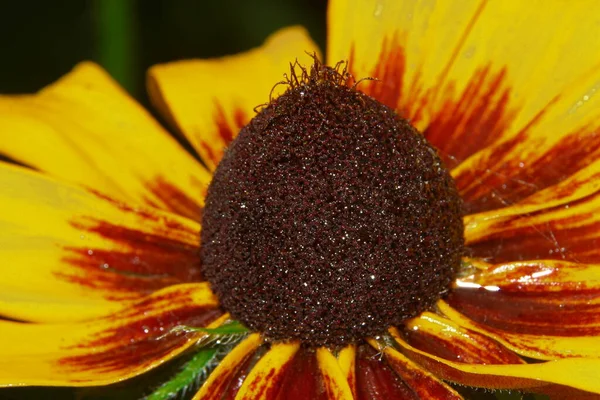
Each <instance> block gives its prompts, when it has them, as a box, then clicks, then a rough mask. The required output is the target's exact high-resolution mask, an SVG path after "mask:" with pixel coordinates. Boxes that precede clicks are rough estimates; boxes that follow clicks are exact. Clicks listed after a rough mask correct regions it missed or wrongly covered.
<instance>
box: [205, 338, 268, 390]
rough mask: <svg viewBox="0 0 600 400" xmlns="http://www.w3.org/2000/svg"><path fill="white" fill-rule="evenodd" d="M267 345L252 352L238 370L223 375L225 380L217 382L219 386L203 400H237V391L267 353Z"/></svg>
mask: <svg viewBox="0 0 600 400" xmlns="http://www.w3.org/2000/svg"><path fill="white" fill-rule="evenodd" d="M265 352H266V347H264V346H263V347H261V348H259V349H258V350H257V351H256V352H253V353H252V354H250V355H249V356H248V357H247V358H246V359H245V360H244V361H243V362H242V363H240V364H239V366H238V367H237V368H236V370H235V371H234V372H233V373H232V374H230V375H226V376H223V381H220V382H218V383H216V384H215V386H216V387H217V388H218V389H217V390H215V391H212V392H211V393H210V394H209V395H208V396H209V397H207V398H206V399H204V398H203V400H235V397H236V395H237V393H238V392H239V391H240V388H241V387H242V384H243V383H244V380H245V379H246V377H247V376H248V374H249V373H250V370H251V369H252V367H253V366H254V365H256V362H257V361H258V360H259V359H260V358H261V357H262V356H263V355H264V354H265Z"/></svg>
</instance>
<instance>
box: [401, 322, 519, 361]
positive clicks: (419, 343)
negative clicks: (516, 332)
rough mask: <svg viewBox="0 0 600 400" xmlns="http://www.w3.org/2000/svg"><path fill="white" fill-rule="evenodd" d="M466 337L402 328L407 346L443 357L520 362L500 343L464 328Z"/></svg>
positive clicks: (459, 359) (452, 359)
mask: <svg viewBox="0 0 600 400" xmlns="http://www.w3.org/2000/svg"><path fill="white" fill-rule="evenodd" d="M464 332H465V333H466V334H467V335H468V340H467V339H464V338H459V337H458V336H454V335H453V336H452V337H448V336H445V335H443V334H442V333H441V334H440V335H432V334H430V333H427V332H423V331H421V330H412V329H406V330H405V331H403V332H402V333H403V337H404V340H406V341H407V342H408V343H409V344H410V345H411V346H413V347H415V348H417V349H419V350H422V351H424V352H426V353H429V354H432V355H435V356H438V357H440V358H445V359H446V360H450V361H455V362H462V363H466V364H520V363H523V361H522V360H521V359H520V358H519V357H518V356H517V355H516V354H514V353H513V352H511V351H510V350H508V349H507V348H505V347H504V346H502V345H501V344H500V343H498V342H496V341H494V340H492V339H490V338H488V337H486V336H484V335H481V334H479V333H477V332H473V331H469V330H464Z"/></svg>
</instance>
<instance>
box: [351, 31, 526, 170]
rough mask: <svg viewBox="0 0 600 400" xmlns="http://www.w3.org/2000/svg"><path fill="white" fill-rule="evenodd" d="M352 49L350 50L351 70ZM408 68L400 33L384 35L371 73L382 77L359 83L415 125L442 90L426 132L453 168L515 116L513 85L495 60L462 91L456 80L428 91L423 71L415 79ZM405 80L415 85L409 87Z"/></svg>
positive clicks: (476, 73)
mask: <svg viewBox="0 0 600 400" xmlns="http://www.w3.org/2000/svg"><path fill="white" fill-rule="evenodd" d="M353 54H354V52H353V50H351V53H350V59H349V63H350V70H351V73H352V62H353ZM405 73H406V56H405V50H404V47H403V46H402V44H401V41H400V35H398V34H397V33H396V34H394V35H393V36H391V37H386V38H384V40H383V43H382V45H381V52H380V54H379V58H378V62H377V65H376V67H375V69H374V70H373V71H372V72H371V73H370V77H373V78H376V79H377V80H378V81H375V82H361V83H360V84H359V85H358V88H359V89H360V90H362V91H363V92H365V93H366V94H368V95H370V96H372V97H374V98H376V99H377V100H379V101H380V102H382V103H383V104H385V105H387V106H389V107H392V108H394V109H395V110H396V111H397V112H398V114H399V115H400V116H402V117H403V118H406V119H408V120H409V121H410V122H411V123H412V124H418V122H419V121H421V120H422V119H423V112H424V111H425V109H427V108H431V107H433V105H432V104H431V101H432V100H433V97H434V96H438V97H439V96H440V95H443V98H444V99H446V100H445V101H443V102H442V104H441V106H438V107H439V110H436V111H435V113H434V115H433V116H432V120H431V121H430V122H429V124H428V125H427V127H426V128H425V129H424V131H423V134H424V135H425V137H426V138H427V139H428V140H429V141H430V142H431V143H432V144H433V145H434V146H435V147H437V148H438V149H439V150H440V152H441V155H442V157H443V158H444V162H445V163H446V164H447V165H448V166H449V167H453V166H455V165H456V164H457V163H458V162H460V161H463V160H465V159H466V158H467V157H469V156H470V155H472V154H474V153H476V152H477V151H479V150H481V149H483V148H485V147H487V146H489V145H490V144H491V143H494V142H495V141H496V140H497V139H498V138H500V137H501V136H502V134H503V132H504V131H505V130H506V129H507V128H508V127H509V126H510V124H511V123H512V121H513V119H514V117H515V112H514V110H509V105H510V104H509V102H510V88H509V87H508V85H507V83H506V70H505V69H501V70H499V71H498V72H493V71H492V68H491V66H490V65H487V66H483V67H481V68H479V69H478V70H476V71H475V73H474V75H473V77H472V78H471V80H470V81H469V83H468V84H467V85H466V88H465V89H464V90H463V92H462V93H461V94H457V93H456V88H455V85H454V84H453V83H452V82H450V83H448V84H446V85H445V86H444V89H443V90H444V93H439V92H438V93H434V90H433V89H429V90H424V89H423V85H422V83H421V82H420V79H419V76H420V74H419V73H417V74H416V77H415V78H413V79H411V81H410V82H406V81H405ZM354 75H355V74H354ZM361 78H363V77H361V76H355V79H361ZM406 84H409V85H410V86H408V87H405V86H406ZM438 90H439V89H438ZM403 92H404V97H402V94H403Z"/></svg>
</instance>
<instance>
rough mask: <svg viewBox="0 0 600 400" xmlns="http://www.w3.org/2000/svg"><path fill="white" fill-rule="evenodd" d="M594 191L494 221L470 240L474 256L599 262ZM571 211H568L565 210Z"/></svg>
mask: <svg viewBox="0 0 600 400" xmlns="http://www.w3.org/2000/svg"><path fill="white" fill-rule="evenodd" d="M598 197H600V194H598V193H594V194H593V195H591V196H587V197H585V198H583V199H580V200H578V201H575V202H572V203H570V204H566V205H560V206H556V207H552V208H547V209H542V210H539V211H536V212H532V213H528V214H524V215H515V216H510V217H507V218H505V219H502V220H501V221H499V222H497V223H492V224H491V225H490V226H489V228H488V229H487V231H488V232H489V233H488V234H487V235H486V236H485V237H484V238H481V239H477V242H476V243H468V245H469V248H470V249H471V252H472V255H473V256H474V257H478V258H483V259H485V260H486V261H489V262H493V263H502V262H508V261H520V260H541V259H558V260H563V261H573V262H579V263H598V262H600V221H598V218H597V213H598V212H599V211H600V210H597V206H596V205H595V204H594V203H596V202H597V199H596V198H598ZM565 210H569V211H565Z"/></svg>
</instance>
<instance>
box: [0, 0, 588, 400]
mask: <svg viewBox="0 0 600 400" xmlns="http://www.w3.org/2000/svg"><path fill="white" fill-rule="evenodd" d="M598 7H599V4H598V3H597V2H596V1H592V0H590V1H585V0H582V1H579V2H573V3H570V4H569V6H568V7H566V6H563V5H561V4H560V3H558V2H556V3H548V2H541V1H530V2H520V1H504V2H485V1H464V2H460V4H459V3H457V2H440V3H439V4H435V5H433V4H432V3H430V2H426V1H422V2H413V1H403V2H383V1H378V2H368V1H358V0H357V1H342V0H333V1H331V2H330V5H329V37H328V46H329V47H328V53H327V57H328V58H327V59H328V61H329V64H335V63H336V62H337V61H339V60H345V59H348V60H349V68H350V72H351V73H352V75H353V76H355V77H374V78H377V79H378V80H379V82H376V81H365V82H361V83H360V86H359V88H360V90H362V91H364V92H365V93H367V94H369V95H371V96H373V97H374V98H376V99H377V100H379V101H380V102H382V103H383V104H386V105H388V106H390V107H392V108H394V109H395V110H397V112H398V113H399V114H400V115H401V116H403V117H405V118H407V119H408V120H410V122H411V124H412V125H413V126H415V127H416V128H417V129H418V130H420V131H421V132H422V133H423V134H424V135H425V137H426V138H427V139H428V140H429V141H430V142H431V143H432V144H433V145H434V146H436V147H437V148H438V149H439V152H440V155H441V156H442V158H443V159H444V161H445V163H446V164H447V165H448V166H449V167H451V168H452V171H451V174H452V176H453V178H454V180H455V182H456V185H457V187H458V190H459V193H460V195H461V197H462V199H463V200H464V203H465V206H466V209H467V215H466V216H465V217H464V220H463V222H464V227H465V230H464V234H465V240H466V245H467V248H468V249H469V255H468V257H465V258H464V260H463V264H462V266H461V268H460V273H459V274H458V275H457V276H456V279H455V281H454V283H453V285H452V288H451V290H450V292H449V293H448V294H447V295H446V296H444V297H443V298H441V299H440V300H439V301H438V302H437V303H436V305H435V307H434V308H432V309H430V310H428V311H424V312H422V313H421V314H420V315H418V316H416V317H414V318H412V319H410V320H407V321H406V322H404V323H403V324H399V325H398V326H395V327H392V328H390V330H389V333H385V332H384V333H382V334H381V335H380V336H377V337H369V338H365V339H364V341H359V342H358V343H353V344H350V345H346V346H344V347H341V348H335V346H330V347H327V346H325V347H316V348H314V347H311V346H302V345H301V344H300V343H299V342H298V341H294V340H291V341H275V342H270V341H269V340H265V338H264V337H263V336H262V335H261V333H260V332H255V333H249V334H247V335H246V336H244V337H240V338H238V339H235V335H229V336H228V334H227V332H229V333H232V332H233V333H237V334H240V333H242V332H244V329H243V328H241V327H239V325H236V324H234V323H231V322H230V319H231V318H230V316H229V315H228V314H227V313H226V312H224V311H222V310H221V309H220V308H219V305H218V299H217V297H216V296H215V294H213V292H212V291H211V289H210V286H209V284H208V283H206V282H203V281H202V277H201V276H200V261H199V257H198V246H199V242H200V236H199V232H200V224H199V221H200V218H201V217H200V216H201V213H202V209H203V207H204V200H203V199H204V197H205V195H206V190H207V188H208V185H209V183H210V181H211V172H212V171H213V170H214V169H215V167H216V166H217V164H218V162H219V160H220V159H221V156H222V155H223V149H224V148H225V147H226V146H227V145H228V144H229V143H230V142H231V141H232V139H233V138H234V136H235V135H236V134H237V132H238V131H239V129H240V128H242V127H243V126H245V125H246V124H247V123H248V122H249V120H250V118H251V116H252V115H253V111H252V110H253V109H254V107H255V106H256V105H258V104H261V103H264V102H265V101H266V99H268V96H269V91H270V90H271V88H272V87H273V84H274V83H276V82H277V81H278V80H280V77H281V74H282V73H283V72H284V71H285V68H286V65H288V63H289V62H290V61H291V60H295V59H296V58H298V59H299V60H300V62H301V63H304V64H309V63H310V56H308V55H306V53H305V51H308V52H309V53H310V52H312V51H317V49H316V46H315V45H314V44H313V43H312V42H311V41H310V39H309V38H308V36H307V35H306V33H305V32H304V31H303V30H302V29H300V28H289V29H284V30H282V31H280V32H278V33H276V34H275V35H273V36H272V37H271V38H269V39H268V40H267V42H266V43H265V44H264V45H263V46H262V47H261V48H259V49H255V50H252V51H250V52H247V53H245V54H241V55H238V56H234V57H229V58H223V59H219V60H206V61H184V62H176V63H172V64H166V65H158V66H156V67H154V68H152V69H151V70H150V72H149V76H148V87H149V92H150V95H151V98H152V100H153V102H154V104H155V105H156V106H157V108H158V109H159V110H160V111H161V112H162V115H163V116H164V117H165V118H166V120H167V121H168V122H169V123H170V124H171V125H172V126H173V127H174V128H175V129H176V130H177V131H178V132H179V133H180V134H181V135H182V138H184V140H187V141H189V143H190V144H191V145H192V147H193V149H194V150H195V151H196V152H197V153H198V154H199V156H200V158H201V159H202V161H203V164H201V163H199V162H198V161H196V160H195V159H194V157H193V156H191V155H190V154H189V153H187V152H186V151H184V150H183V148H182V146H180V145H179V144H178V142H177V141H176V140H175V139H173V138H172V137H171V136H169V135H168V134H167V132H166V131H165V129H163V128H162V127H161V126H160V125H159V124H158V123H157V122H155V121H154V120H153V118H152V117H151V116H150V114H149V113H148V112H146V111H145V110H143V109H142V108H141V107H140V106H139V105H138V104H137V103H135V101H133V100H132V99H131V98H129V97H128V96H127V95H126V94H125V93H124V92H123V91H122V90H121V89H120V88H119V87H118V86H117V85H116V84H115V83H114V82H113V81H112V80H111V79H110V78H109V77H108V76H107V75H106V74H105V73H104V72H103V71H102V70H101V69H100V68H99V67H97V66H95V65H93V64H90V63H84V64H81V65H79V66H77V67H76V68H75V70H74V71H73V72H71V73H70V74H68V75H67V76H65V77H64V78H62V79H61V80H59V81H58V82H57V83H55V84H53V85H51V86H49V87H47V88H45V89H43V90H42V91H40V92H39V93H37V94H35V95H31V96H16V97H9V96H6V97H2V98H0V126H2V127H3V131H2V135H3V139H2V141H0V153H1V154H4V155H6V156H7V157H8V158H10V159H12V160H14V161H15V162H16V163H2V165H1V167H0V186H1V187H2V191H1V192H0V205H1V211H0V225H1V226H2V229H0V256H1V259H2V261H3V262H2V266H1V267H0V268H1V271H2V280H1V281H0V315H2V316H3V317H4V318H5V319H4V320H2V321H0V356H1V357H0V385H3V386H11V385H37V386H98V385H108V384H111V383H114V382H119V381H122V380H125V379H128V378H131V377H133V376H137V375H140V374H143V373H145V372H147V371H149V370H152V369H154V368H156V367H158V366H159V365H161V364H164V363H166V362H167V361H169V360H172V359H175V358H176V357H177V356H179V355H183V354H184V353H185V352H186V351H188V350H190V351H191V350H193V353H194V354H200V357H199V358H192V361H190V362H195V363H196V364H193V365H194V366H199V367H198V369H199V371H202V370H203V368H205V367H207V366H208V365H210V366H211V367H213V368H214V369H213V370H212V372H211V373H210V374H209V375H208V377H206V379H205V381H204V383H203V385H202V386H201V388H200V389H199V391H198V394H197V395H196V398H202V399H207V398H222V397H223V395H224V393H230V394H231V393H237V395H236V398H239V399H251V398H276V397H277V396H279V395H280V393H285V395H286V396H287V398H319V396H320V397H321V398H335V399H351V398H353V397H359V398H362V397H363V396H370V397H371V398H384V397H386V398H404V397H406V398H449V399H454V398H456V399H458V398H461V395H460V394H459V391H460V389H459V388H458V386H452V385H451V384H450V383H449V382H451V383H457V384H459V385H467V386H474V387H483V388H490V389H499V388H502V389H511V388H516V389H523V390H527V391H533V392H541V393H550V394H553V395H562V396H567V397H568V396H571V397H570V398H574V397H577V398H583V397H584V396H592V393H596V394H598V393H600V383H599V382H600V379H598V378H599V375H598V372H597V371H599V370H600V369H599V367H600V360H599V359H598V356H597V352H598V349H599V348H600V336H599V329H600V328H599V326H600V322H599V321H600V312H599V305H598V304H599V288H600V283H599V282H600V269H599V266H598V260H599V259H600V254H599V253H598V249H599V248H600V246H598V245H597V241H598V240H599V238H598V235H599V233H600V229H598V224H599V221H598V218H599V217H598V215H600V213H598V210H597V209H598V207H599V204H600V203H599V199H600V197H598V194H597V191H598V187H599V183H600V179H599V176H600V175H599V166H600V164H599V161H598V157H597V156H598V150H597V149H599V148H600V143H598V142H599V141H600V136H599V135H598V134H597V133H596V132H597V129H598V123H597V121H598V114H599V111H598V110H599V108H598V104H597V103H598V97H597V95H596V90H597V88H598V75H597V69H598V64H599V63H600V60H599V59H598V56H597V54H600V53H599V52H598V51H596V50H597V48H598V46H599V45H600V43H599V42H598V37H599V35H598V30H599V26H600V25H599V18H600V17H598V16H599V15H600V13H599V12H597V11H600V10H597V8H598ZM595 10H596V11H595ZM276 89H277V90H279V89H281V88H280V87H276ZM278 93H280V92H278ZM19 164H22V165H19ZM26 167H28V168H26ZM232 337H233V339H232ZM213 339H214V341H217V343H215V342H210V343H209V344H208V345H207V344H206V342H207V340H208V341H210V340H213ZM230 340H233V344H232V343H229V341H230ZM219 341H222V343H221V342H219ZM198 360H199V361H198ZM210 360H212V361H211V362H212V364H211V362H209V361H210ZM215 361H218V363H217V362H215Z"/></svg>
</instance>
